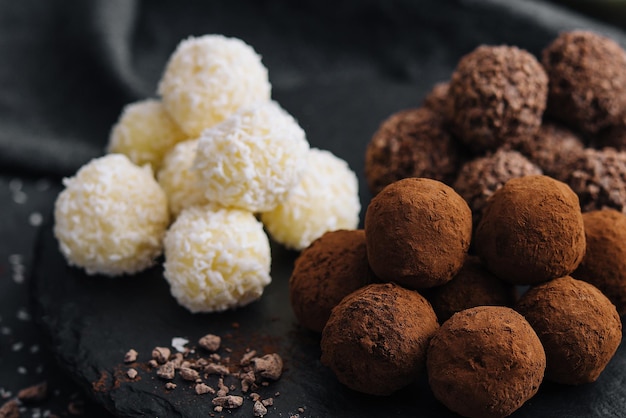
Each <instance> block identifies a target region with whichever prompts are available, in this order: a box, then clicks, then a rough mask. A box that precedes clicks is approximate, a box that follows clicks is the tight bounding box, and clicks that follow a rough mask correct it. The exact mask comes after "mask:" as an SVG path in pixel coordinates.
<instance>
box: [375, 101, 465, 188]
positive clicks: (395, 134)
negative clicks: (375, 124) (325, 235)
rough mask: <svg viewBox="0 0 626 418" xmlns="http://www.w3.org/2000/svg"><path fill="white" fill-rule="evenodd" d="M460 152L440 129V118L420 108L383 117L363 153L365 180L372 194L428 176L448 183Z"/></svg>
mask: <svg viewBox="0 0 626 418" xmlns="http://www.w3.org/2000/svg"><path fill="white" fill-rule="evenodd" d="M462 155H463V151H462V150H461V147H460V145H459V144H458V143H457V142H456V140H455V139H454V138H452V136H451V135H450V133H448V131H447V130H446V129H445V128H444V126H443V118H442V117H441V115H438V114H436V113H435V112H433V111H432V110H430V109H427V108H425V107H420V108H416V109H407V110H403V111H400V112H397V113H395V114H393V115H391V116H390V117H389V118H387V119H386V120H385V121H383V123H381V125H380V127H379V128H378V130H377V131H376V133H375V134H374V136H373V137H372V139H371V140H370V142H369V144H368V145H367V149H366V151H365V177H366V178H367V184H368V186H369V189H370V191H371V192H372V194H373V195H375V194H377V193H378V192H380V191H381V190H382V189H383V187H385V186H387V185H388V184H391V183H393V182H394V181H397V180H401V179H404V178H407V177H428V178H433V179H435V180H439V181H443V182H444V183H451V182H452V181H453V180H454V178H455V177H456V174H457V171H458V169H459V166H460V165H461V160H462Z"/></svg>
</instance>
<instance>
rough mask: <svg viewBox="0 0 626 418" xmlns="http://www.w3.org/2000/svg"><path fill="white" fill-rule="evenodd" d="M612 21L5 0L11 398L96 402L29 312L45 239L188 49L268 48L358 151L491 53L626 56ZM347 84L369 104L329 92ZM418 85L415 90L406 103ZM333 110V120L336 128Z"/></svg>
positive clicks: (0, 230)
mask: <svg viewBox="0 0 626 418" xmlns="http://www.w3.org/2000/svg"><path fill="white" fill-rule="evenodd" d="M612 21H613V24H607V23H603V22H602V21H600V20H595V19H593V18H590V17H585V16H583V15H581V14H577V13H576V12H573V11H571V10H568V9H565V8H563V7H560V6H555V5H552V4H550V3H546V2H540V1H531V0H526V1H508V0H447V1H443V0H422V1H419V2H418V1H411V0H388V1H377V0H361V1H349V0H337V1H327V0H322V1H312V0H302V1H297V2H294V1H288V0H258V1H243V0H215V1H199V0H198V1H182V2H175V1H166V0H156V1H140V0H92V1H84V0H47V1H37V0H21V1H19V2H16V1H10V0H0V403H2V401H3V398H4V399H9V398H11V397H13V396H15V395H16V393H17V390H19V389H20V388H23V387H26V386H29V385H31V384H35V383H38V382H39V381H43V380H46V381H48V382H49V383H50V386H51V387H50V393H51V395H50V396H49V399H48V400H46V401H44V402H43V403H42V404H38V405H34V406H32V405H31V406H26V407H25V408H24V409H23V413H24V416H37V414H38V413H39V414H42V413H43V412H45V411H51V412H53V413H56V414H59V415H67V414H68V410H67V406H68V404H69V403H70V402H72V401H76V403H80V402H83V401H85V399H86V397H85V395H84V394H82V393H81V392H80V391H78V389H76V388H75V387H74V386H72V382H71V380H70V379H69V378H67V377H66V376H64V375H63V371H62V370H59V369H58V367H57V366H56V365H55V361H54V353H50V352H48V351H47V350H46V347H45V340H44V339H43V338H42V337H41V336H40V335H39V333H38V330H37V326H36V318H31V317H30V316H29V314H28V313H29V300H28V284H29V279H30V277H29V272H30V271H31V269H32V267H31V266H32V263H33V262H34V258H33V247H34V243H35V241H36V237H37V233H38V230H39V229H40V228H42V227H45V225H46V224H47V223H49V222H50V213H51V210H52V206H53V203H54V199H55V197H56V195H57V193H58V192H59V190H60V179H61V178H62V177H64V176H69V175H72V174H73V173H74V172H76V170H77V169H78V168H79V167H80V166H81V165H83V164H84V163H86V162H87V161H89V160H90V159H91V158H94V157H97V156H100V155H102V154H103V152H104V149H105V146H106V143H107V140H108V134H109V131H110V129H111V126H112V125H113V124H114V123H115V122H116V120H117V118H118V116H119V114H120V112H121V109H122V108H123V106H124V105H125V104H127V103H130V102H133V101H136V100H140V99H144V98H147V97H155V95H156V93H155V92H156V86H157V83H158V79H159V77H160V75H161V72H162V70H163V67H164V65H165V62H166V60H167V58H168V56H169V54H171V52H172V51H173V50H174V48H175V47H176V45H177V43H178V42H180V40H181V39H184V38H186V37H188V36H190V35H202V34H206V33H221V34H224V35H227V36H235V37H239V38H241V39H243V40H244V41H246V42H247V43H249V44H250V45H252V46H253V47H254V48H255V49H256V51H257V52H258V53H259V54H261V55H262V57H263V62H264V64H265V65H266V66H267V67H268V69H269V74H270V81H271V82H272V85H273V94H274V95H275V97H281V98H285V100H286V102H287V105H286V106H285V107H286V109H287V110H290V108H289V106H288V103H289V101H290V100H291V101H294V100H298V101H305V102H307V103H308V104H310V105H309V106H308V107H307V106H301V107H300V109H301V110H300V111H301V113H299V114H294V116H295V117H296V118H297V119H299V120H301V121H303V127H304V129H305V130H306V131H307V136H308V138H309V140H310V141H311V143H312V144H317V145H318V146H323V147H324V148H327V149H330V150H331V151H333V152H335V153H336V154H337V155H339V156H344V155H347V154H348V153H351V152H354V150H353V147H354V144H361V145H362V144H364V143H366V142H367V141H368V140H369V137H370V136H371V134H372V133H373V132H374V130H375V129H376V127H377V126H378V124H379V123H380V122H381V121H382V119H384V118H385V117H386V116H388V115H390V114H391V113H393V112H395V111H397V110H399V109H401V108H403V107H407V106H410V105H417V104H419V101H420V100H421V98H422V97H423V95H424V94H425V93H426V92H427V91H428V90H429V89H430V88H431V87H432V85H433V84H434V83H435V82H437V81H442V80H445V79H447V78H448V77H449V75H450V73H451V71H452V69H453V68H454V66H455V64H456V62H457V61H458V59H459V58H460V57H461V56H462V55H463V54H465V53H467V52H469V51H471V50H472V49H474V48H475V47H476V46H478V45H479V44H483V43H486V44H503V43H504V44H513V45H518V46H520V47H523V48H525V49H527V50H529V51H530V52H532V53H534V54H539V53H540V51H541V49H542V48H543V47H545V46H546V45H547V43H548V42H550V41H551V40H552V39H553V38H554V37H556V36H557V34H558V33H559V32H560V31H562V30H569V29H577V28H584V29H591V30H595V31H597V32H600V33H602V34H605V35H608V36H610V37H612V38H613V39H615V40H616V41H617V42H619V43H620V44H622V46H626V33H625V32H624V30H623V27H625V26H624V25H620V24H619V22H617V23H616V22H615V19H613V20H612ZM368 80H379V81H380V82H379V83H378V84H371V83H369V82H368ZM342 83H345V85H348V86H350V85H352V86H354V85H359V86H362V95H360V97H354V95H353V94H352V93H353V90H354V89H350V88H347V89H346V90H345V91H343V90H342V89H336V88H335V87H332V88H330V87H329V86H336V85H338V84H342ZM387 85H389V86H394V89H395V90H393V89H387V88H386V87H385V86H387ZM406 89H413V91H414V94H413V93H411V94H406V93H404V94H402V95H398V99H397V100H394V97H393V95H394V94H396V93H397V92H398V91H400V90H402V91H405V92H406ZM320 108H330V109H331V110H332V111H327V112H326V113H324V115H326V114H331V115H332V117H328V118H325V119H324V120H320V118H319V116H320V115H322V113H320V112H319V110H318V109H320ZM364 115H367V117H365V116H364ZM349 118H361V119H362V123H361V124H359V127H358V129H350V130H345V129H344V126H345V123H344V122H345V121H346V120H347V119H349ZM351 120H354V119H351ZM359 150H360V148H359ZM359 152H360V151H359ZM352 168H353V169H354V170H355V171H356V172H357V174H358V175H360V176H361V177H362V167H361V166H356V167H352ZM363 184H364V183H363V182H362V183H361V186H363ZM361 192H362V195H363V196H364V197H363V199H364V200H365V201H366V200H367V199H368V196H367V193H366V191H365V190H364V189H363V188H362V189H361ZM85 407H86V408H87V412H86V415H87V416H94V417H97V416H107V415H108V414H107V413H105V412H103V411H101V410H100V409H98V407H97V406H94V405H91V404H90V403H89V402H88V401H87V404H86V406H85ZM29 414H30V415H29Z"/></svg>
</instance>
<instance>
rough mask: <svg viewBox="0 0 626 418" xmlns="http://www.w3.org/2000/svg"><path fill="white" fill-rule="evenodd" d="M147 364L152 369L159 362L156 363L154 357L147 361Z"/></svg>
mask: <svg viewBox="0 0 626 418" xmlns="http://www.w3.org/2000/svg"><path fill="white" fill-rule="evenodd" d="M148 366H150V367H152V368H153V369H155V368H157V367H158V366H159V363H157V361H156V360H155V359H152V360H150V361H149V362H148Z"/></svg>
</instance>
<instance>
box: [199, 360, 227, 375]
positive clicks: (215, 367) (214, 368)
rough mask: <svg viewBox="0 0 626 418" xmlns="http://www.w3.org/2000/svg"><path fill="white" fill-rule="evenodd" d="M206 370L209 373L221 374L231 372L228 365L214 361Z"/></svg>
mask: <svg viewBox="0 0 626 418" xmlns="http://www.w3.org/2000/svg"><path fill="white" fill-rule="evenodd" d="M204 372H205V373H207V374H219V375H222V376H225V375H227V374H230V371H229V370H228V367H226V366H224V365H222V364H214V363H210V364H207V365H206V367H205V368H204Z"/></svg>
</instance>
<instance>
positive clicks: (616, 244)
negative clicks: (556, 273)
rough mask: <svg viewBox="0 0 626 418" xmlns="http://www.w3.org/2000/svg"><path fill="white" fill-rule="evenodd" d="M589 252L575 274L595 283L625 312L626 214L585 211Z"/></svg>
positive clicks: (619, 311) (577, 277)
mask: <svg viewBox="0 0 626 418" xmlns="http://www.w3.org/2000/svg"><path fill="white" fill-rule="evenodd" d="M583 221H584V223H585V236H586V238H587V252H586V253H585V257H584V258H583V261H582V263H580V265H579V266H578V268H577V269H576V270H575V271H574V272H573V273H572V276H573V277H574V278H576V279H580V280H584V281H586V282H589V283H591V284H593V285H594V286H596V287H597V288H598V289H600V290H601V291H602V293H604V294H605V295H606V296H607V297H608V298H609V300H610V301H611V302H612V303H613V304H614V305H615V307H616V308H617V312H618V313H619V314H620V315H624V314H626V215H624V214H623V213H620V212H617V211H616V210H613V209H605V210H597V211H591V212H587V213H583Z"/></svg>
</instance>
